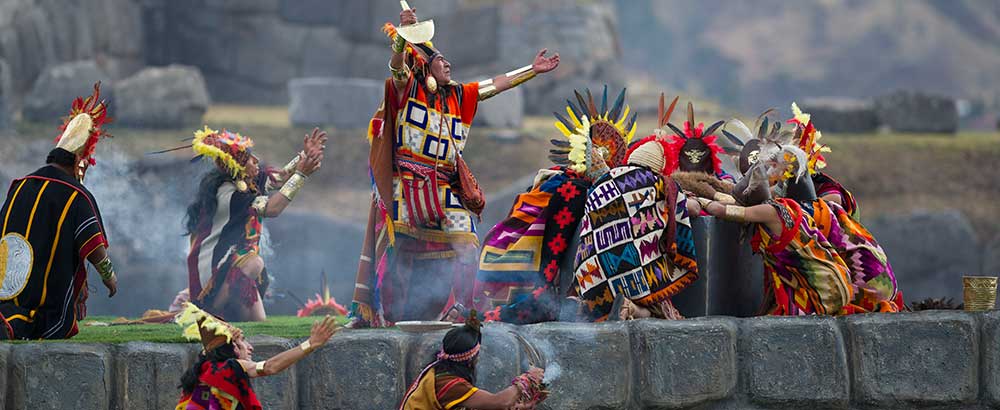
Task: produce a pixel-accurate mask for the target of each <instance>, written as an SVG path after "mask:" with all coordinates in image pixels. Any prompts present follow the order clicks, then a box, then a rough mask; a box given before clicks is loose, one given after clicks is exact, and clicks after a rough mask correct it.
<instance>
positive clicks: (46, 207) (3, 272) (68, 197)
mask: <svg viewBox="0 0 1000 410" xmlns="http://www.w3.org/2000/svg"><path fill="white" fill-rule="evenodd" d="M0 218H2V219H0V225H2V231H0V281H2V283H3V286H2V287H0V314H2V315H3V316H4V317H6V318H7V320H8V321H9V323H10V326H11V328H12V329H13V333H14V337H15V338H23V339H64V338H69V337H72V336H74V335H75V334H76V333H77V330H78V329H77V323H76V320H77V311H76V304H77V301H78V300H80V298H81V297H82V295H81V290H82V288H83V287H84V286H86V281H87V269H86V259H87V257H88V256H90V254H91V253H92V252H94V251H95V250H96V249H97V248H99V247H100V246H102V245H103V246H105V247H106V246H107V245H108V242H107V239H106V235H105V231H104V222H103V220H102V219H101V213H100V211H99V210H98V209H97V202H96V201H95V200H94V197H93V195H91V194H90V191H87V189H86V188H84V187H83V185H81V184H80V183H79V182H77V181H76V180H75V179H73V178H72V177H71V176H70V175H69V174H66V173H65V172H63V171H61V170H59V169H58V168H55V167H53V166H46V167H43V168H41V169H39V170H38V171H35V173H33V174H30V175H28V176H26V177H24V178H21V179H18V180H15V181H14V182H12V183H11V186H10V190H9V191H8V193H7V200H6V202H4V204H3V208H2V209H0Z"/></svg>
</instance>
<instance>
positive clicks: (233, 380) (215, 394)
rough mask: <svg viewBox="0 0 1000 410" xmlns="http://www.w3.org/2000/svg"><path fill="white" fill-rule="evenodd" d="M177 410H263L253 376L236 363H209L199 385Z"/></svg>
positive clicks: (179, 402)
mask: <svg viewBox="0 0 1000 410" xmlns="http://www.w3.org/2000/svg"><path fill="white" fill-rule="evenodd" d="M175 410H262V407H261V405H260V401H259V400H257V394H256V393H254V391H253V387H252V386H251V385H250V376H248V375H247V373H246V371H244V370H243V366H241V365H240V363H239V362H238V361H236V360H233V359H230V360H226V361H225V362H210V361H206V362H205V363H202V365H201V374H200V375H199V376H198V385H197V386H195V388H194V390H193V391H191V392H188V393H183V394H182V395H181V399H180V400H179V401H178V402H177V407H176V408H175Z"/></svg>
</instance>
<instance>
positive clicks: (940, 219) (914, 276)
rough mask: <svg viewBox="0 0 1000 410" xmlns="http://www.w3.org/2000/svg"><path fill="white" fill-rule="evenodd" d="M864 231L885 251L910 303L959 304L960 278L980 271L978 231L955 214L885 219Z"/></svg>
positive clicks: (899, 216)
mask: <svg viewBox="0 0 1000 410" xmlns="http://www.w3.org/2000/svg"><path fill="white" fill-rule="evenodd" d="M867 227H868V229H869V230H870V231H871V232H872V234H873V235H875V237H876V238H878V241H879V244H880V245H882V248H883V249H885V252H886V255H887V256H888V257H889V262H890V263H891V264H892V267H893V270H894V271H895V272H896V274H897V275H899V276H898V278H899V281H900V289H901V290H902V291H903V294H904V295H905V296H906V298H907V300H908V301H913V300H923V299H924V298H930V297H933V298H940V297H950V298H954V299H955V300H962V275H968V274H970V273H975V272H979V270H980V269H981V264H980V260H981V258H982V257H983V253H982V251H981V249H980V247H979V241H978V240H977V237H976V231H975V230H974V229H973V228H972V224H971V223H969V220H968V219H967V218H966V217H965V216H964V215H962V213H961V212H959V211H956V210H948V211H939V212H914V213H912V214H909V215H884V216H879V217H876V218H873V219H872V220H871V221H869V222H868V223H867ZM914 238H920V240H914Z"/></svg>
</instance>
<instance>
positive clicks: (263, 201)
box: [250, 195, 268, 215]
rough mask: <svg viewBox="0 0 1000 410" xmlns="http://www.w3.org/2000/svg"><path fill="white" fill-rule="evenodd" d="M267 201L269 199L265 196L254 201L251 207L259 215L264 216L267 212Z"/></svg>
mask: <svg viewBox="0 0 1000 410" xmlns="http://www.w3.org/2000/svg"><path fill="white" fill-rule="evenodd" d="M267 199H268V198H267V197H266V196H264V195H261V196H258V197H256V198H254V199H253V203H251V204H250V207H251V208H253V210H254V211H257V215H263V214H264V212H265V211H267Z"/></svg>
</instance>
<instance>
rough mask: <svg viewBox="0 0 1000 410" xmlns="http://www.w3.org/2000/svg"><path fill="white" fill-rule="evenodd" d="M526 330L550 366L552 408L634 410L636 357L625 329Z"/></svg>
mask: <svg viewBox="0 0 1000 410" xmlns="http://www.w3.org/2000/svg"><path fill="white" fill-rule="evenodd" d="M521 330H522V331H524V332H525V333H524V334H525V336H526V338H527V339H528V340H529V341H530V342H532V343H533V344H535V346H537V347H538V348H540V349H541V350H542V352H543V354H545V356H546V360H547V361H548V367H547V368H546V369H545V370H546V375H545V376H546V380H547V381H549V390H550V391H551V392H552V394H551V395H550V396H549V399H548V400H546V402H545V405H547V406H548V408H551V409H571V410H572V409H623V408H627V407H628V405H629V402H630V399H629V393H630V391H631V387H630V386H631V385H632V383H633V380H632V358H633V355H632V346H631V342H630V340H629V335H628V328H627V326H626V324H625V323H623V322H617V323H600V324H592V323H557V322H553V323H544V324H538V325H530V326H524V327H522V328H521Z"/></svg>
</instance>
